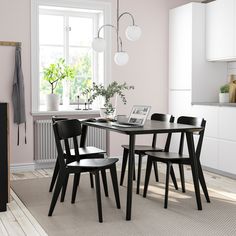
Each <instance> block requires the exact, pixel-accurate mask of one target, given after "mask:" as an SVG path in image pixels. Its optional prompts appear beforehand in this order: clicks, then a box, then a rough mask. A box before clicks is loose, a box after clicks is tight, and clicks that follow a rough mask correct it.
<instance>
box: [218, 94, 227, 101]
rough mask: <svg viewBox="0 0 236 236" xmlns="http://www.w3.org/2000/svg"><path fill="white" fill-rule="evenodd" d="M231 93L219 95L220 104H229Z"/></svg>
mask: <svg viewBox="0 0 236 236" xmlns="http://www.w3.org/2000/svg"><path fill="white" fill-rule="evenodd" d="M228 102H229V93H219V103H228Z"/></svg>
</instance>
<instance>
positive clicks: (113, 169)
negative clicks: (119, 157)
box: [110, 164, 120, 209]
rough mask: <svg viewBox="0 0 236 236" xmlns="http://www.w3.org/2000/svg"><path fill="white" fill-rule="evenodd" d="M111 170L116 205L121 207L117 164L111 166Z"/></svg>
mask: <svg viewBox="0 0 236 236" xmlns="http://www.w3.org/2000/svg"><path fill="white" fill-rule="evenodd" d="M110 172H111V180H112V185H113V190H114V195H115V199H116V207H117V208H118V209H120V194H119V188H118V180H117V172H116V164H114V165H112V166H111V168H110Z"/></svg>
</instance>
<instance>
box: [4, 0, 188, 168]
mask: <svg viewBox="0 0 236 236" xmlns="http://www.w3.org/2000/svg"><path fill="white" fill-rule="evenodd" d="M98 1H99V0H98ZM107 1H111V2H112V4H113V5H112V6H113V16H115V14H116V12H115V10H116V9H115V7H116V0H107ZM186 2H190V1H188V0H139V1H137V0H129V1H126V0H121V1H120V4H121V11H130V12H132V13H133V14H134V16H135V19H136V23H137V24H138V25H140V26H141V28H142V31H143V34H142V38H141V39H140V40H139V41H138V42H135V43H130V42H128V41H127V40H124V48H125V49H126V50H127V52H128V53H129V56H130V61H129V64H128V65H127V66H125V67H118V66H116V65H115V64H114V63H113V64H112V79H113V80H116V81H119V82H123V81H126V82H127V83H128V84H130V85H134V86H135V90H134V91H130V92H128V93H127V99H128V104H127V106H122V105H121V103H119V104H118V113H119V114H128V113H129V111H130V109H131V107H132V105H133V104H148V105H151V106H152V112H166V111H167V104H168V101H167V97H168V96H167V95H168V94H167V91H168V79H167V78H168V11H169V8H173V7H175V6H178V5H181V4H183V3H186ZM114 23H115V22H114ZM128 23H129V19H128V18H126V19H123V20H122V21H121V31H124V29H125V27H126V26H127V24H128ZM123 38H124V37H123ZM0 40H9V41H21V42H22V66H23V73H24V78H25V90H26V113H27V138H28V143H27V144H26V145H25V144H23V139H21V145H20V146H16V135H17V127H16V125H13V119H12V116H11V119H10V122H11V127H12V129H11V137H12V139H11V152H12V159H11V163H14V164H18V163H32V162H33V119H32V116H31V114H30V111H31V96H30V86H31V78H30V0H20V1H19V0H11V1H9V0H1V2H0ZM113 41H114V43H113V45H115V39H114V40H113ZM114 48H115V47H114ZM13 70H14V48H11V47H0V72H1V75H0V77H1V86H0V101H1V102H11V91H12V88H11V86H12V77H13ZM11 110H12V109H11ZM11 113H12V111H11ZM22 128H23V127H22ZM23 133H24V132H23V129H21V134H23ZM149 140H150V139H149V138H147V137H145V138H142V139H140V137H138V139H137V142H141V141H142V142H148V141H149ZM126 142H127V141H126V137H125V136H122V135H118V134H112V136H111V155H120V154H121V148H120V145H121V144H122V143H126Z"/></svg>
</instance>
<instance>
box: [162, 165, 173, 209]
mask: <svg viewBox="0 0 236 236" xmlns="http://www.w3.org/2000/svg"><path fill="white" fill-rule="evenodd" d="M171 167H172V165H171V163H167V165H166V189H165V203H164V208H167V206H168V193H169V178H170V171H171Z"/></svg>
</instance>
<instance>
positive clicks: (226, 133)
mask: <svg viewBox="0 0 236 236" xmlns="http://www.w3.org/2000/svg"><path fill="white" fill-rule="evenodd" d="M235 121H236V108H235V107H220V108H219V139H224V140H231V141H235V142H236V125H235Z"/></svg>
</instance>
